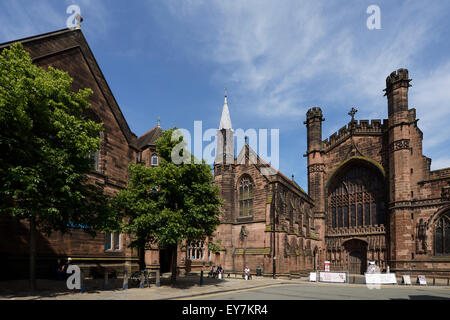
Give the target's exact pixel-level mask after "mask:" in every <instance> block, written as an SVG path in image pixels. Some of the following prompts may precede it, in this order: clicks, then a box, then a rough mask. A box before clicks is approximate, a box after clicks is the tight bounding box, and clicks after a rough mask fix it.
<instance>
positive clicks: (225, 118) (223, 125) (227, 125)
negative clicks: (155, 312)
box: [219, 88, 232, 130]
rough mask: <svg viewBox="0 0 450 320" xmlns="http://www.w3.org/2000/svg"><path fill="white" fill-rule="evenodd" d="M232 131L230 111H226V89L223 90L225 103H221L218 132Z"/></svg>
mask: <svg viewBox="0 0 450 320" xmlns="http://www.w3.org/2000/svg"><path fill="white" fill-rule="evenodd" d="M222 129H232V126H231V117H230V110H228V102H227V89H226V88H225V101H224V102H223V108H222V117H221V118H220V125H219V130H222Z"/></svg>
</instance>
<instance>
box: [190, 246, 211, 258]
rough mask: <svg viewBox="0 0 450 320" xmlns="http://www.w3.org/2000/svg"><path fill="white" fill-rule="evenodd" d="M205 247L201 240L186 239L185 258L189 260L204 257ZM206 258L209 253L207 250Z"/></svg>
mask: <svg viewBox="0 0 450 320" xmlns="http://www.w3.org/2000/svg"><path fill="white" fill-rule="evenodd" d="M204 254H205V249H204V242H203V241H188V243H187V258H188V259H189V260H203V259H204V258H205V255H204ZM208 259H210V253H209V252H208Z"/></svg>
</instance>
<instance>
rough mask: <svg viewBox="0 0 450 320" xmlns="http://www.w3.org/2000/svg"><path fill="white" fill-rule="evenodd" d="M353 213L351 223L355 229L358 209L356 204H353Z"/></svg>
mask: <svg viewBox="0 0 450 320" xmlns="http://www.w3.org/2000/svg"><path fill="white" fill-rule="evenodd" d="M351 211H352V213H351V215H352V218H351V223H352V227H355V226H356V207H355V205H354V204H352V206H351Z"/></svg>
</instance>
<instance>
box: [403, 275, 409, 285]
mask: <svg viewBox="0 0 450 320" xmlns="http://www.w3.org/2000/svg"><path fill="white" fill-rule="evenodd" d="M402 279H403V280H402V282H403V284H411V277H410V276H409V275H406V276H403V277H402Z"/></svg>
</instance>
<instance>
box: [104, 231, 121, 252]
mask: <svg viewBox="0 0 450 320" xmlns="http://www.w3.org/2000/svg"><path fill="white" fill-rule="evenodd" d="M105 250H120V233H119V232H105Z"/></svg>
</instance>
